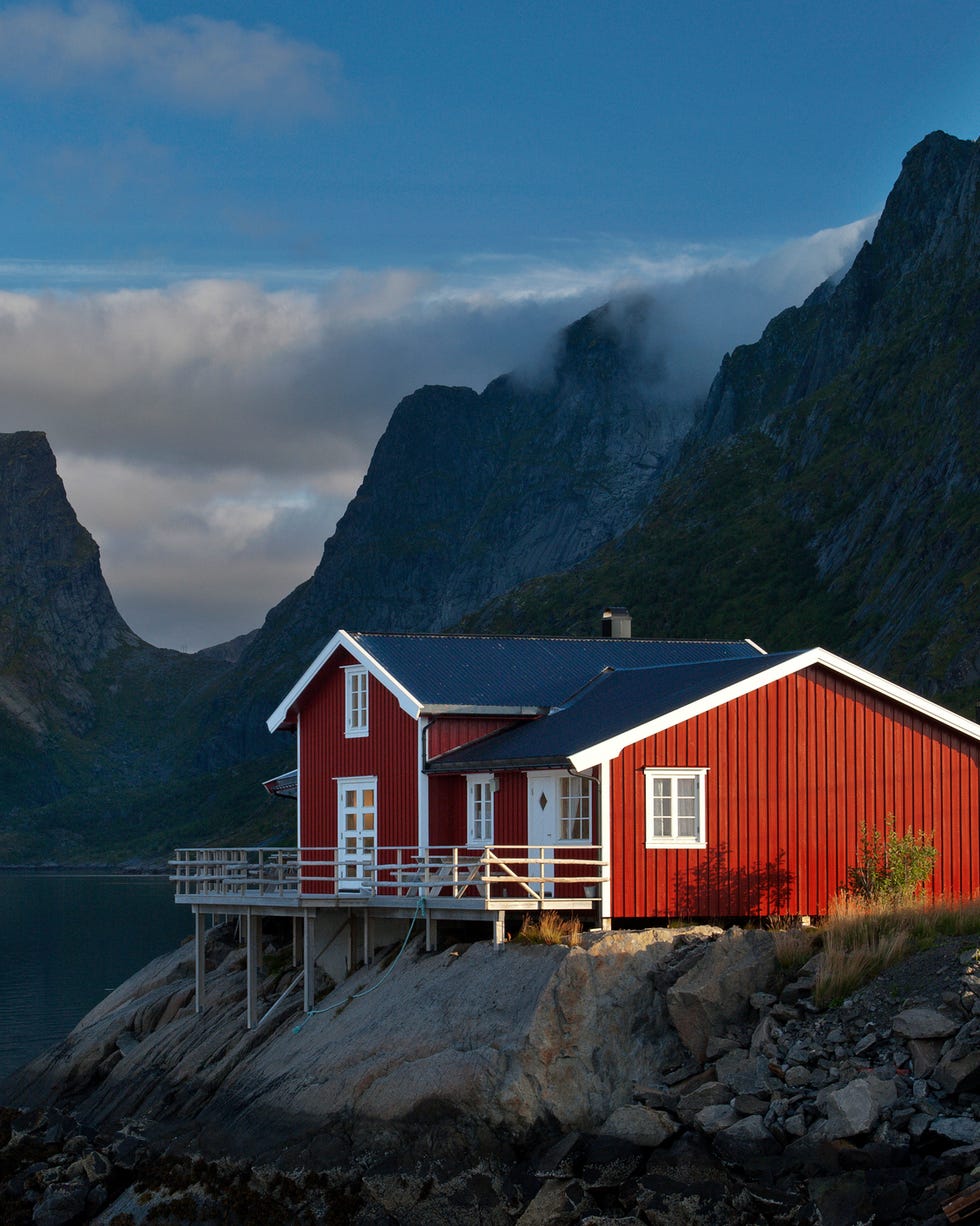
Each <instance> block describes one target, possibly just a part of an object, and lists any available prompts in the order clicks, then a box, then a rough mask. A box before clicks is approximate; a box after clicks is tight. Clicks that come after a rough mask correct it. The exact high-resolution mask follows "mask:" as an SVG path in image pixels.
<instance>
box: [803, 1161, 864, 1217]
mask: <svg viewBox="0 0 980 1226" xmlns="http://www.w3.org/2000/svg"><path fill="white" fill-rule="evenodd" d="M807 1190H808V1192H809V1193H810V1201H811V1203H812V1204H813V1205H814V1206H815V1208H816V1210H817V1213H818V1215H819V1218H818V1220H819V1222H820V1223H821V1226H854V1224H855V1223H856V1222H862V1221H863V1222H871V1221H873V1220H874V1214H875V1207H874V1202H873V1200H872V1197H871V1193H870V1192H869V1190H868V1186H867V1181H866V1179H865V1176H864V1173H863V1172H862V1171H849V1172H848V1173H847V1174H844V1175H824V1176H818V1177H817V1178H814V1179H811V1180H810V1181H809V1182H808V1184H807Z"/></svg>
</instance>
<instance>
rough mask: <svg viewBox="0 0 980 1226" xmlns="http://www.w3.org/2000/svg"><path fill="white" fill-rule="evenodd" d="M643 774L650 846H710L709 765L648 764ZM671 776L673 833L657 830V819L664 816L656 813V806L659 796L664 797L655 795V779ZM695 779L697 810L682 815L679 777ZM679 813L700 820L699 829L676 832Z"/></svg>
mask: <svg viewBox="0 0 980 1226" xmlns="http://www.w3.org/2000/svg"><path fill="white" fill-rule="evenodd" d="M643 774H644V775H645V776H646V778H645V780H644V790H643V791H644V803H645V819H646V821H645V824H646V846H647V848H656V847H694V848H698V847H707V846H708V842H707V837H706V831H705V778H706V776H707V774H708V768H707V767H706V766H647V767H645V768H644V771H643ZM658 779H669V780H672V784H671V789H670V800H671V813H670V814H669V816H670V819H671V823H672V826H671V829H672V833H671V834H670V835H663V834H655V833H654V826H653V823H654V820H655V818H656V817H658V816H661V815H659V814H655V813H654V809H655V807H656V805H655V800H656V799H660V798H656V797H655V796H654V784H655V780H658ZM681 779H684V780H688V779H693V780H694V813H693V815H678V813H677V800H678V796H677V781H678V780H681ZM678 816H693V817H694V818H695V819H696V821H697V831H696V833H695V835H694V837H693V838H692V837H689V836H687V835H685V836H679V835H678V834H677V833H676V830H677V825H676V823H677V820H678Z"/></svg>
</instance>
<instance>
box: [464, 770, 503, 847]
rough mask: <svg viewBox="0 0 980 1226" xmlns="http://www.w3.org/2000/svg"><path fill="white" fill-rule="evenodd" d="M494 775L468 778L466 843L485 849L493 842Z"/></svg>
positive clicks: (495, 784) (469, 776)
mask: <svg viewBox="0 0 980 1226" xmlns="http://www.w3.org/2000/svg"><path fill="white" fill-rule="evenodd" d="M496 790H497V781H496V780H495V779H494V777H493V775H467V776H466V798H467V799H466V841H467V842H468V843H469V844H470V845H471V846H481V847H485V846H486V845H487V844H488V843H492V842H493V794H494V792H495V791H496Z"/></svg>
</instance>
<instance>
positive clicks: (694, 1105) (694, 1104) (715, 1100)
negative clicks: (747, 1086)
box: [677, 1081, 732, 1124]
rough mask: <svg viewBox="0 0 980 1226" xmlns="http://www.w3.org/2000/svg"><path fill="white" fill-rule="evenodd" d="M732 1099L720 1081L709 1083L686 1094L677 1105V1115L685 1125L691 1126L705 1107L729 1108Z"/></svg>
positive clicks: (730, 1093) (728, 1090) (726, 1087)
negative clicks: (722, 1106)
mask: <svg viewBox="0 0 980 1226" xmlns="http://www.w3.org/2000/svg"><path fill="white" fill-rule="evenodd" d="M731 1099H732V1092H731V1090H730V1089H729V1088H728V1086H726V1085H723V1084H722V1083H721V1082H719V1081H708V1082H705V1084H704V1085H703V1086H698V1088H697V1089H696V1090H692V1091H691V1093H690V1094H685V1095H684V1097H683V1098H682V1099H681V1100H680V1102H679V1103H678V1104H677V1114H678V1116H679V1117H680V1118H681V1119H682V1120H683V1121H684V1123H685V1124H690V1123H691V1122H692V1121H693V1119H694V1117H695V1116H696V1115H697V1113H698V1112H699V1111H700V1110H701V1109H702V1108H703V1107H717V1106H721V1105H724V1106H727V1105H728V1104H729V1103H730V1102H731Z"/></svg>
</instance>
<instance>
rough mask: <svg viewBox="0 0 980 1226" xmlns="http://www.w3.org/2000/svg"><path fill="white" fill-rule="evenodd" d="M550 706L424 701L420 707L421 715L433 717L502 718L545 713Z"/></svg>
mask: <svg viewBox="0 0 980 1226" xmlns="http://www.w3.org/2000/svg"><path fill="white" fill-rule="evenodd" d="M550 710H551V708H550V707H500V706H495V707H475V706H461V705H460V704H459V703H448V702H447V703H431V702H430V703H426V704H425V706H423V707H422V708H421V714H422V715H428V716H431V717H433V718H434V717H435V716H437V715H483V716H488V715H499V716H501V717H502V718H507V719H510V718H520V717H521V716H524V717H527V716H535V717H536V716H539V715H547V714H548V712H549V711H550Z"/></svg>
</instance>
